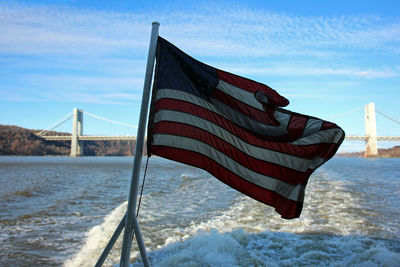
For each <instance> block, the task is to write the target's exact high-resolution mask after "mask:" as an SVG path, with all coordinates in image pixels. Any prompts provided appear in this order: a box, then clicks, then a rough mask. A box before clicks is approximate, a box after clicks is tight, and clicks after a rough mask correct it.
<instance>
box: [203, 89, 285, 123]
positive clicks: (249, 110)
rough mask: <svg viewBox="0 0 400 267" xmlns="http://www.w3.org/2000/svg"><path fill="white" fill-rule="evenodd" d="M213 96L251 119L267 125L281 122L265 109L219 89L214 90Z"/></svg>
mask: <svg viewBox="0 0 400 267" xmlns="http://www.w3.org/2000/svg"><path fill="white" fill-rule="evenodd" d="M211 97H212V98H215V99H217V100H218V101H221V102H222V103H225V104H226V105H228V106H230V107H232V108H233V109H235V110H237V111H239V112H241V113H243V114H244V115H246V116H248V117H250V118H251V119H254V120H256V121H259V122H261V123H264V124H267V125H275V126H276V125H279V122H278V121H277V120H276V119H275V118H274V117H270V114H268V113H266V112H265V111H261V110H259V109H257V108H254V107H252V106H249V105H247V104H245V103H243V102H241V101H239V100H237V99H236V98H234V97H232V96H230V95H228V94H226V93H224V92H222V91H220V90H218V89H215V90H214V91H213V93H212V94H211Z"/></svg>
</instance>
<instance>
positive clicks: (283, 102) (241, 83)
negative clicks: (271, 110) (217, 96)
mask: <svg viewBox="0 0 400 267" xmlns="http://www.w3.org/2000/svg"><path fill="white" fill-rule="evenodd" d="M216 71H217V75H218V78H219V79H220V80H223V81H225V82H227V83H230V84H232V85H234V86H236V87H239V88H241V89H243V90H246V91H249V92H252V93H255V92H257V91H261V92H264V93H265V94H266V95H267V96H268V100H269V102H270V103H271V104H272V105H275V106H279V107H286V106H287V105H288V104H289V100H287V99H286V98H284V97H283V96H281V95H280V94H278V93H277V92H276V91H275V90H274V89H272V88H271V87H269V86H267V85H265V84H262V83H259V82H256V81H253V80H250V79H247V78H244V77H240V76H237V75H235V74H232V73H229V72H226V71H223V70H216Z"/></svg>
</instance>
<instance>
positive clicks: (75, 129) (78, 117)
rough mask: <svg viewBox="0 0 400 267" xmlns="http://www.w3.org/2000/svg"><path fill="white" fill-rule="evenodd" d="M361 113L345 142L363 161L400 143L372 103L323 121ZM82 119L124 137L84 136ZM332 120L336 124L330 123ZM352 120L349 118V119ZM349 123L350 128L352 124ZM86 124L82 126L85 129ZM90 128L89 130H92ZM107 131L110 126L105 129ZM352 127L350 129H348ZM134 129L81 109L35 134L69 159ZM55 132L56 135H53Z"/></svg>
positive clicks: (399, 134)
mask: <svg viewBox="0 0 400 267" xmlns="http://www.w3.org/2000/svg"><path fill="white" fill-rule="evenodd" d="M362 109H364V126H365V133H364V134H358V135H357V134H346V138H345V140H348V141H364V142H365V156H366V157H377V156H378V141H393V142H397V141H400V120H398V119H396V118H394V117H392V116H389V115H387V114H385V113H384V112H382V111H379V110H377V109H376V108H375V104H374V103H369V104H367V105H363V106H361V107H358V108H356V109H352V110H349V111H347V112H343V113H340V114H337V115H334V116H331V117H328V118H326V119H327V120H330V121H333V122H335V123H337V124H338V125H340V126H342V125H343V124H342V123H341V122H340V121H337V119H338V118H340V117H342V118H343V117H346V118H347V119H349V114H351V113H354V112H356V111H359V110H362ZM376 114H379V115H380V117H382V118H385V119H386V121H389V122H390V123H391V125H390V130H389V131H390V132H392V133H393V132H396V133H397V135H396V134H394V135H379V136H378V135H377V120H376V117H377V116H376ZM83 115H86V116H85V121H88V120H87V119H88V118H90V119H92V120H93V119H94V120H95V121H96V122H95V123H94V124H93V127H94V128H101V127H100V125H99V121H100V122H102V123H106V124H109V125H111V128H112V127H114V128H115V127H116V126H117V127H119V128H120V129H121V127H122V128H124V129H125V130H124V131H125V134H121V131H118V132H117V133H115V134H111V135H110V134H109V133H108V134H85V135H84V134H83ZM360 116H361V115H359V114H358V115H357V117H356V118H355V119H354V122H358V121H361V120H360V118H359V117H360ZM333 119H335V120H333ZM350 120H351V118H350ZM354 122H353V121H352V122H351V123H352V124H353V123H354ZM86 124H88V123H87V122H85V125H86ZM66 125H69V126H67V128H69V129H64V130H60V127H61V126H64V127H65V126H66ZM395 126H397V127H398V131H396V130H395V129H396V128H395ZM93 127H92V128H93ZM108 127H110V126H108ZM350 127H351V126H350ZM135 129H137V126H135V125H130V124H126V123H122V122H118V121H114V120H110V119H106V118H103V117H100V116H98V115H94V114H91V113H88V112H86V111H83V110H81V109H77V108H74V109H73V111H72V112H71V113H69V114H67V115H66V116H65V117H63V118H62V119H60V120H59V121H58V122H56V123H55V124H53V125H52V126H50V127H48V129H46V130H43V131H40V132H38V133H36V135H38V136H40V137H41V138H44V139H45V140H51V141H71V153H70V156H71V157H77V156H83V142H84V141H96V140H97V141H136V136H134V130H135ZM56 130H57V131H56ZM344 130H345V131H346V133H350V132H351V129H350V130H349V129H346V127H345V128H344Z"/></svg>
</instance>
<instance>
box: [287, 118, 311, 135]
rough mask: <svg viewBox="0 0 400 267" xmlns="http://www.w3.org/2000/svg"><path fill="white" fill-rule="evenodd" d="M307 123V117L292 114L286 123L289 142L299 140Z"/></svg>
mask: <svg viewBox="0 0 400 267" xmlns="http://www.w3.org/2000/svg"><path fill="white" fill-rule="evenodd" d="M307 121H308V117H305V116H299V115H298V114H292V115H291V117H290V120H289V123H288V127H287V130H288V133H289V138H290V139H291V140H296V139H299V138H301V136H302V135H303V132H304V129H305V128H306V124H307Z"/></svg>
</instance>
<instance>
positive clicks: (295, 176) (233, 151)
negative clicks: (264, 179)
mask: <svg viewBox="0 0 400 267" xmlns="http://www.w3.org/2000/svg"><path fill="white" fill-rule="evenodd" d="M154 132H155V133H157V134H171V135H176V136H185V137H189V138H192V139H195V140H199V141H201V142H203V143H205V144H208V145H210V146H212V147H213V148H215V149H216V150H218V151H220V152H222V153H224V154H225V155H227V156H228V157H230V158H232V159H233V160H235V161H236V162H238V163H239V164H241V165H242V166H244V167H246V168H248V169H250V170H253V171H255V172H257V173H259V174H261V175H265V176H270V177H273V178H276V179H279V180H281V181H284V182H287V183H290V184H293V185H297V184H303V185H306V184H307V181H308V177H310V175H311V173H312V172H313V171H314V170H312V169H308V170H306V171H305V172H300V171H296V170H293V169H290V168H287V167H285V166H282V165H279V164H274V163H271V162H267V161H264V160H260V159H256V158H253V157H252V156H251V155H248V154H245V153H244V152H242V151H241V150H239V149H237V148H236V147H234V146H233V145H231V144H229V143H228V142H226V141H224V140H222V139H221V138H219V137H217V136H215V135H212V134H210V133H209V132H207V131H205V130H203V129H200V128H197V127H193V126H190V125H187V124H182V123H173V122H159V123H156V124H155V125H154ZM266 153H268V151H266Z"/></svg>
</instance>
